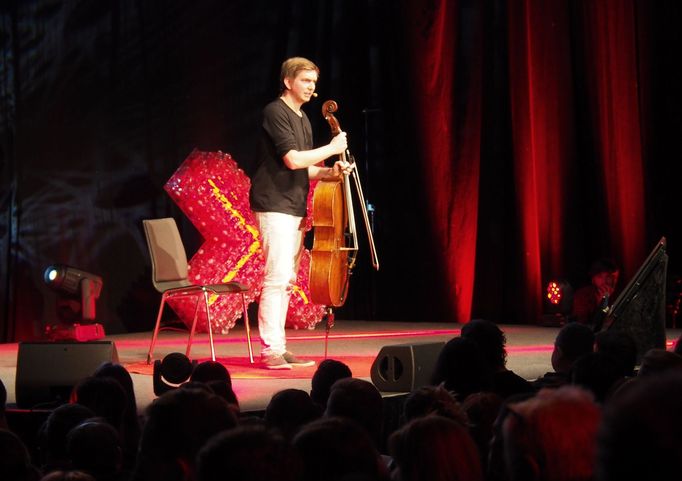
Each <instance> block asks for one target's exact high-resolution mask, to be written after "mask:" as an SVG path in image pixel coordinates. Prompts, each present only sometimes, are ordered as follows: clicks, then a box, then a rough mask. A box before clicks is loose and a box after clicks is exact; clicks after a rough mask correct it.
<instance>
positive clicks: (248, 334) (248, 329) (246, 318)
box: [242, 292, 253, 364]
mask: <svg viewBox="0 0 682 481" xmlns="http://www.w3.org/2000/svg"><path fill="white" fill-rule="evenodd" d="M242 309H243V310H244V327H245V328H246V342H247V343H248V345H249V360H250V361H251V364H253V347H252V346H251V326H250V325H249V313H248V311H247V309H246V297H245V296H244V293H243V292H242Z"/></svg>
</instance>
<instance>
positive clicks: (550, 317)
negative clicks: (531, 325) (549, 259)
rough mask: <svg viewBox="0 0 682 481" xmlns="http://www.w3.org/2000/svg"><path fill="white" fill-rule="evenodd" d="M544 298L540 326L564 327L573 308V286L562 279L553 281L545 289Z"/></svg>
mask: <svg viewBox="0 0 682 481" xmlns="http://www.w3.org/2000/svg"><path fill="white" fill-rule="evenodd" d="M543 298H544V303H543V304H544V308H543V314H542V317H541V319H540V324H542V325H544V326H562V325H564V324H565V323H566V320H567V317H568V316H569V315H570V313H571V308H572V306H573V288H572V287H571V285H570V284H569V283H568V282H566V281H564V280H561V279H552V280H550V281H549V282H548V283H547V286H546V287H545V292H544V294H543Z"/></svg>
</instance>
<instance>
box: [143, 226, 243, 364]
mask: <svg viewBox="0 0 682 481" xmlns="http://www.w3.org/2000/svg"><path fill="white" fill-rule="evenodd" d="M142 225H143V226H144V233H145V236H146V238H147V247H149V255H150V257H151V261H152V283H153V284H154V287H155V288H156V290H157V291H159V292H160V293H161V304H160V305H159V312H158V315H157V316H156V325H155V326H154V333H153V334H152V342H151V344H150V346H149V353H148V354H147V364H151V362H152V357H153V353H154V346H155V345H156V338H157V336H158V334H159V327H160V324H161V316H162V314H163V308H164V306H165V305H166V301H167V300H168V299H170V298H172V297H187V296H194V297H196V299H197V300H196V306H195V308H194V320H193V321H192V328H191V329H190V332H189V338H188V339H187V352H186V353H185V354H186V356H187V357H189V353H190V349H191V347H192V341H193V339H194V331H195V329H196V325H197V317H198V314H199V302H200V299H201V297H203V298H204V304H205V305H206V326H207V329H208V339H209V343H210V345H211V359H212V360H213V361H215V347H214V345H213V330H212V323H211V311H210V309H209V303H208V295H209V293H210V294H216V295H224V294H241V297H242V308H243V311H244V314H243V315H244V326H245V327H246V338H247V341H248V348H249V359H250V361H251V363H253V348H252V346H251V330H250V326H249V316H248V312H247V309H246V297H245V293H246V292H248V291H249V287H248V286H246V285H244V284H241V283H239V282H227V283H225V284H210V285H196V284H192V283H191V282H190V281H189V279H188V266H187V254H186V252H185V246H184V244H183V242H182V239H181V238H180V233H179V232H178V226H177V224H176V223H175V219H173V218H169V217H167V218H163V219H145V220H143V221H142Z"/></svg>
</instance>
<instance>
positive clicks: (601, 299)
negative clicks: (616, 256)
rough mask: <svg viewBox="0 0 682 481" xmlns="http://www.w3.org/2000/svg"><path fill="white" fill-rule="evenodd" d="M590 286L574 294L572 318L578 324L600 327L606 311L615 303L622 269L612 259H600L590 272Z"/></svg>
mask: <svg viewBox="0 0 682 481" xmlns="http://www.w3.org/2000/svg"><path fill="white" fill-rule="evenodd" d="M588 275H589V277H590V284H589V285H587V286H583V287H581V288H580V289H578V290H576V291H575V294H573V312H572V314H571V315H572V317H573V319H574V320H575V321H576V322H579V323H581V324H589V325H600V324H601V322H602V320H603V314H604V312H603V311H604V309H605V308H606V307H608V306H609V302H610V301H613V293H614V291H615V289H616V285H617V284H618V277H619V276H620V269H618V266H617V265H616V263H615V262H613V261H612V260H610V259H598V260H596V261H594V262H593V263H592V266H591V267H590V270H589V272H588Z"/></svg>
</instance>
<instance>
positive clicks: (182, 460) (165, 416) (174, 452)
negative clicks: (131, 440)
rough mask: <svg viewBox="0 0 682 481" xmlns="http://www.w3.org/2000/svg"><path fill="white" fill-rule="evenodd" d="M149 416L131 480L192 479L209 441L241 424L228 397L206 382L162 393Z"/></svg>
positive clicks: (149, 408) (154, 402)
mask: <svg viewBox="0 0 682 481" xmlns="http://www.w3.org/2000/svg"><path fill="white" fill-rule="evenodd" d="M145 418H146V421H145V423H144V426H143V428H142V436H141V438H140V447H139V450H138V453H137V464H136V465H135V469H134V471H133V475H132V477H131V478H130V479H131V481H156V480H158V481H183V480H186V479H191V477H192V473H194V467H195V466H194V463H195V457H196V454H197V453H198V451H199V450H200V449H201V447H202V446H203V445H204V444H205V443H206V441H208V439H209V438H211V437H212V436H214V435H215V434H217V433H219V432H221V431H225V430H228V429H232V428H234V427H235V426H236V425H237V418H236V417H235V415H234V413H233V411H232V410H231V409H230V406H229V405H228V403H227V401H226V400H225V399H223V398H222V397H220V396H218V395H217V394H215V393H214V392H213V391H212V390H211V389H210V388H209V387H208V386H206V385H205V384H203V383H186V384H184V385H182V386H181V387H180V388H178V389H174V390H172V391H168V392H167V393H164V394H163V395H161V396H159V397H158V398H157V399H155V400H154V401H153V402H152V403H151V404H150V405H149V406H148V407H147V409H146V412H145Z"/></svg>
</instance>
